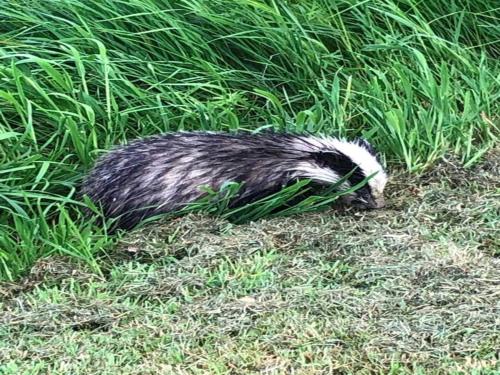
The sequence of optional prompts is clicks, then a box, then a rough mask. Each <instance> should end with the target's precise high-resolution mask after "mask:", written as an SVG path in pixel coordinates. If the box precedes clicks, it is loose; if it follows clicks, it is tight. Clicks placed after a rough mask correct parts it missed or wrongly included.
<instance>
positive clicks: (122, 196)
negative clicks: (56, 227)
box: [82, 132, 387, 228]
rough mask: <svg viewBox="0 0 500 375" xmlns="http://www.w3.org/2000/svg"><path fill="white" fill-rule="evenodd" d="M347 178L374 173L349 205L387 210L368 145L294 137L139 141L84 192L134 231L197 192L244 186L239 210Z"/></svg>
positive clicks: (103, 166) (96, 174) (96, 172)
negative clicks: (291, 189) (300, 186)
mask: <svg viewBox="0 0 500 375" xmlns="http://www.w3.org/2000/svg"><path fill="white" fill-rule="evenodd" d="M353 169H355V172H354V173H352V174H351V176H350V177H349V179H348V183H347V184H344V187H349V185H351V186H352V185H355V184H357V183H359V182H361V181H362V180H364V179H365V177H367V176H369V175H374V174H375V176H374V177H373V178H371V179H370V180H369V181H368V184H367V185H366V186H365V187H364V188H363V189H360V190H358V192H357V193H356V194H351V195H350V196H349V197H350V198H349V200H351V201H356V200H357V201H358V203H361V204H363V205H365V206H368V207H380V206H383V189H384V186H385V182H386V179H387V177H386V174H385V172H384V170H383V168H382V166H381V165H380V163H379V162H378V160H377V158H376V157H375V152H374V151H373V149H372V148H371V146H370V145H369V144H368V143H367V142H366V141H364V140H359V139H358V140H356V141H353V142H347V141H343V140H338V139H335V138H331V137H316V136H303V135H291V134H277V133H264V134H226V133H202V132H192V133H184V132H182V133H174V134H167V135H160V136H154V137H149V138H145V139H141V140H137V141H134V142H132V143H130V144H129V145H127V146H123V147H119V148H117V149H115V150H112V151H111V152H109V153H108V154H106V155H105V156H104V157H102V158H101V159H100V160H99V161H98V162H97V164H96V166H95V167H94V169H93V170H92V171H91V172H90V174H89V175H88V177H87V178H86V180H85V181H84V184H83V188H82V193H83V194H86V195H88V196H89V197H90V198H91V199H92V200H93V201H94V202H96V203H98V204H100V205H101V206H102V208H103V210H104V215H105V216H106V217H110V218H118V226H119V227H121V228H131V227H133V226H135V225H136V224H137V223H138V222H139V221H141V220H142V219H144V218H147V217H150V216H153V215H157V214H161V213H167V212H171V211H174V210H177V209H180V208H182V207H183V206H184V205H185V204H187V203H190V202H193V201H195V200H197V199H198V198H200V197H201V196H202V195H203V194H204V193H203V191H202V190H200V189H199V188H200V187H201V186H203V185H208V186H210V187H211V188H212V189H214V190H218V189H219V188H220V187H221V186H222V185H223V184H224V183H225V182H229V181H233V182H238V183H242V187H241V190H240V191H239V195H238V196H237V197H236V198H234V201H233V202H232V204H233V205H234V206H237V205H242V204H245V203H248V202H250V201H254V200H257V199H259V198H262V197H264V196H266V195H269V194H271V193H274V192H277V191H279V190H280V189H282V188H283V187H284V186H286V185H288V184H290V183H292V182H295V181H296V180H298V179H301V178H302V179H304V178H307V179H311V180H313V181H314V182H316V183H319V184H322V185H329V184H333V183H336V182H337V181H338V180H339V179H341V178H342V177H343V176H344V175H346V174H348V173H349V172H351V171H352V170H353Z"/></svg>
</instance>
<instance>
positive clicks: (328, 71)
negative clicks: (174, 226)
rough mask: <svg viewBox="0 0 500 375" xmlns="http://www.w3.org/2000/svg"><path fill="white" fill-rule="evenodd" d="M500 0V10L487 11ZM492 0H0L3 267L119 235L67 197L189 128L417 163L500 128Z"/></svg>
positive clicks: (489, 137) (473, 156) (481, 147)
mask: <svg viewBox="0 0 500 375" xmlns="http://www.w3.org/2000/svg"><path fill="white" fill-rule="evenodd" d="M495 6H496V8H495ZM498 14H499V8H498V4H497V2H495V1H492V0H489V1H482V2H470V1H465V0H462V1H453V0H452V1H450V0H446V1H445V0H437V1H433V2H417V1H410V0H405V1H389V0H380V1H354V0H342V1H340V0H339V1H330V0H309V1H259V0H236V1H234V0H231V1H228V0H225V1H222V0H216V1H201V0H189V1H181V0H178V1H157V0H155V1H153V0H137V1H130V2H125V1H113V2H102V1H80V0H63V1H59V0H58V1H53V0H52V1H36V0H32V1H14V0H10V1H4V2H2V4H1V5H0V82H1V85H0V162H1V166H0V168H1V169H0V277H1V278H2V279H7V280H13V279H15V278H17V277H18V276H20V275H21V274H23V273H24V272H26V271H27V270H28V269H29V267H30V266H31V265H32V264H33V262H35V261H36V260H37V259H38V258H40V257H42V256H47V255H50V254H65V255H69V256H71V257H76V258H79V259H82V260H85V261H86V262H88V263H90V264H91V266H92V267H93V268H94V269H95V270H98V263H97V262H96V258H95V257H96V254H99V253H100V252H101V251H102V250H103V249H109V248H111V247H112V246H113V243H114V241H115V238H114V237H111V236H108V235H107V233H106V232H105V231H102V230H99V229H98V228H96V227H95V226H94V225H93V224H92V223H90V222H88V221H86V220H84V219H83V218H82V216H81V214H80V212H81V207H82V205H84V203H82V202H77V201H75V191H76V189H77V187H78V182H79V181H81V178H82V176H83V174H84V173H85V172H86V171H87V170H88V168H90V167H91V166H92V163H93V162H94V160H95V159H96V157H97V156H98V155H99V154H100V153H101V152H102V151H103V150H106V149H109V148H110V147H111V146H112V145H115V144H118V143H122V142H125V141H126V140H128V139H131V138H135V137H139V136H143V135H147V134H155V133H159V132H164V131H175V130H179V129H185V130H192V129H206V130H208V129H210V130H213V129H216V130H224V131H236V130H255V129H261V128H265V127H273V128H276V129H281V130H287V131H311V132H322V133H328V134H334V135H339V136H349V137H350V136H354V135H363V136H365V137H367V138H368V139H370V140H371V141H372V142H373V143H374V144H375V145H376V146H377V148H378V149H379V150H381V151H382V152H383V153H384V155H385V156H386V159H387V160H388V161H389V162H390V163H391V165H398V164H400V165H403V166H405V167H406V168H407V169H408V170H409V171H412V172H418V171H422V170H424V169H425V168H427V167H430V166H432V165H433V163H434V162H435V161H436V160H439V158H441V157H442V155H444V154H445V153H448V152H451V153H455V154H457V155H458V156H459V158H460V159H461V161H462V162H463V163H465V164H466V165H467V166H472V165H474V163H476V162H477V161H478V160H480V158H481V157H482V155H483V154H484V153H485V152H486V151H487V150H488V149H490V148H491V146H492V145H493V144H494V143H495V141H496V140H497V138H496V137H497V135H498V113H499V112H500V111H499V109H500V63H499V61H500V59H499V56H500V50H499V48H498V45H499V40H500V28H499V27H498V23H499V16H498Z"/></svg>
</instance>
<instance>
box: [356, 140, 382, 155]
mask: <svg viewBox="0 0 500 375" xmlns="http://www.w3.org/2000/svg"><path fill="white" fill-rule="evenodd" d="M353 142H354V143H356V144H357V145H359V146H361V147H363V148H364V149H365V150H366V151H368V152H369V153H370V154H372V155H373V156H377V151H375V149H374V148H373V146H372V145H371V144H370V143H369V142H368V141H367V140H366V139H364V138H359V137H358V138H354V141H353Z"/></svg>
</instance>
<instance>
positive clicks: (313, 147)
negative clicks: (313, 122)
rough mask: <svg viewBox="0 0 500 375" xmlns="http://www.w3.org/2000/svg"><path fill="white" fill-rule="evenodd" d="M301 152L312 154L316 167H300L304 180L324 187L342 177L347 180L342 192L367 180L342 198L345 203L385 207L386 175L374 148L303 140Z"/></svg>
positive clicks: (327, 140) (363, 144)
mask: <svg viewBox="0 0 500 375" xmlns="http://www.w3.org/2000/svg"><path fill="white" fill-rule="evenodd" d="M299 142H300V143H301V145H298V144H297V146H299V147H300V148H302V149H303V150H304V151H305V150H306V149H309V150H308V151H309V152H310V153H311V155H312V157H313V159H314V161H315V163H314V164H309V165H306V164H303V165H302V166H301V167H300V172H301V173H302V175H303V176H304V177H307V178H311V179H313V180H316V181H321V182H324V183H325V182H326V183H336V182H338V181H339V180H340V179H341V178H342V177H344V176H346V175H348V174H349V173H351V172H352V173H351V174H350V176H349V177H348V179H347V183H345V184H344V185H343V186H341V188H343V189H345V188H349V187H352V186H355V185H357V184H359V183H361V182H362V181H363V180H364V179H365V178H367V177H370V176H371V178H370V179H369V180H368V182H367V183H366V184H365V185H364V186H363V187H361V188H360V189H358V190H357V191H355V192H353V193H351V194H348V195H346V196H344V197H343V200H344V202H345V203H348V204H352V205H354V206H357V207H362V208H382V207H384V206H385V200H384V189H385V185H386V182H387V179H388V177H387V173H386V172H385V171H384V168H383V167H382V165H381V163H380V161H379V159H378V158H377V154H376V152H375V150H374V148H373V147H372V146H371V145H370V144H369V143H368V142H367V141H366V140H364V139H361V138H358V139H356V140H354V141H344V140H339V139H335V138H330V137H323V138H320V137H313V138H310V137H307V138H302V139H301V140H300V141H299Z"/></svg>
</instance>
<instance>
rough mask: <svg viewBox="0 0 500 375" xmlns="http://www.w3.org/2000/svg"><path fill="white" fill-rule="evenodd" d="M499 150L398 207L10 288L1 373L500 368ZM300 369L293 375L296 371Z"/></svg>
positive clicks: (257, 227) (258, 229) (137, 249)
mask: <svg viewBox="0 0 500 375" xmlns="http://www.w3.org/2000/svg"><path fill="white" fill-rule="evenodd" d="M499 176H500V153H498V152H497V153H491V154H490V155H489V156H488V157H487V161H486V162H485V163H483V164H482V165H481V166H480V167H477V168H475V169H474V170H473V171H470V170H469V171H465V170H464V169H462V168H460V167H457V166H456V165H455V164H454V162H451V161H447V162H443V163H441V164H440V165H439V166H438V168H436V169H435V170H434V171H433V172H430V173H428V174H425V175H424V176H422V177H421V178H420V179H418V180H416V179H411V178H408V175H407V174H406V173H400V174H397V175H396V176H394V178H393V180H392V183H391V186H390V187H391V189H390V192H391V193H390V196H389V199H388V208H387V209H386V210H381V211H372V212H355V211H348V212H345V211H340V212H339V211H336V210H335V209H332V210H330V211H327V212H323V213H318V214H307V215H303V216H296V217H290V218H275V219H272V220H267V221H266V220H262V221H260V222H255V223H251V224H247V225H241V226H234V225H232V224H230V223H228V222H227V221H223V220H214V219H213V218H207V217H199V216H186V217H184V218H181V219H178V220H176V221H173V222H167V223H164V224H162V225H159V226H156V227H153V228H145V229H143V230H141V231H139V232H135V233H131V234H130V235H128V236H126V237H124V238H123V239H122V240H121V242H120V244H119V245H118V246H117V248H115V249H114V251H112V252H109V253H108V254H107V257H106V260H103V262H102V263H103V264H105V267H104V268H103V274H102V275H101V276H98V275H96V274H95V273H94V272H91V271H90V270H89V269H88V268H85V266H84V265H81V264H80V265H79V264H75V263H74V261H71V260H70V259H68V258H61V257H50V258H46V259H43V260H41V261H39V262H38V263H37V264H36V265H35V267H34V268H33V269H32V270H31V273H30V274H29V275H28V276H27V277H26V278H24V279H23V280H22V282H19V283H4V284H1V285H0V296H2V297H3V299H2V302H0V373H2V374H20V373H25V374H38V373H40V374H42V373H51V374H62V373H71V374H94V373H99V374H115V373H117V372H119V373H120V374H148V373H151V374H157V373H175V374H188V373H189V374H191V373H193V374H196V373H198V374H205V373H210V374H229V373H231V374H250V373H276V374H277V373H297V374H319V373H352V374H354V373H355V374H368V373H378V374H410V373H412V374H413V373H417V374H498V373H499V372H500V364H499V363H500V362H499V357H498V355H499V352H498V350H499V348H500V314H499V311H500V303H499V301H500V298H499V297H500V289H499V285H500V259H499V257H498V256H499V252H498V251H499V248H500V246H499V242H498V241H499V240H498V239H499V238H500V236H499V230H498V228H499V219H498V213H499V209H500V204H499V202H500V200H499V198H500V197H499V190H498V189H499V187H500V178H499ZM294 371H295V372H294Z"/></svg>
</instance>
